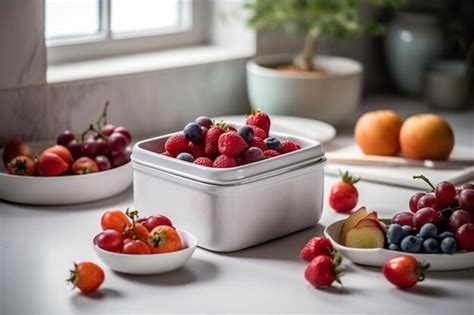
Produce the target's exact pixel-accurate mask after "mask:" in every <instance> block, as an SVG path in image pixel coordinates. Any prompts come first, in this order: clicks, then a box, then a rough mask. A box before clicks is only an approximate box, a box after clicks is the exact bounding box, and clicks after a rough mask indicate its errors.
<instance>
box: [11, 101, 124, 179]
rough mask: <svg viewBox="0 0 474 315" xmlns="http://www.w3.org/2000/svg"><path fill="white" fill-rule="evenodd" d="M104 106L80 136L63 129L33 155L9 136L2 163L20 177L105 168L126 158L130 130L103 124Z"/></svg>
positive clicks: (18, 141)
mask: <svg viewBox="0 0 474 315" xmlns="http://www.w3.org/2000/svg"><path fill="white" fill-rule="evenodd" d="M107 108H108V103H106V104H105V106H104V110H103V112H102V114H101V115H100V117H99V119H98V120H97V122H95V124H90V125H89V127H88V128H87V129H86V130H85V131H84V132H82V133H81V134H80V135H74V134H73V133H72V132H71V131H70V130H65V131H63V132H62V133H61V134H60V135H59V136H58V138H57V141H56V143H57V144H56V145H53V146H51V147H49V148H47V149H46V150H44V151H43V152H41V153H40V154H39V155H38V156H37V157H34V153H33V150H32V149H31V147H30V146H29V145H28V144H26V143H24V142H23V141H21V140H20V139H11V140H10V141H9V142H8V143H7V144H6V146H5V150H4V152H3V162H4V163H5V165H6V167H7V171H8V173H9V174H12V175H20V176H62V175H83V174H90V173H96V172H100V171H106V170H109V169H112V168H115V167H119V166H121V165H124V164H126V163H127V162H129V161H130V152H128V151H127V147H128V146H129V145H130V144H131V141H132V136H131V133H130V132H129V131H128V130H127V129H126V128H125V127H115V126H113V125H111V124H108V123H107Z"/></svg>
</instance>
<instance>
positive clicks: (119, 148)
mask: <svg viewBox="0 0 474 315" xmlns="http://www.w3.org/2000/svg"><path fill="white" fill-rule="evenodd" d="M127 142H128V141H127V138H126V137H125V136H124V135H123V134H121V133H118V132H114V133H113V134H111V135H110V137H109V138H108V139H107V146H108V147H109V150H110V152H112V153H118V152H123V151H124V150H125V149H126V148H127ZM112 164H113V163H112Z"/></svg>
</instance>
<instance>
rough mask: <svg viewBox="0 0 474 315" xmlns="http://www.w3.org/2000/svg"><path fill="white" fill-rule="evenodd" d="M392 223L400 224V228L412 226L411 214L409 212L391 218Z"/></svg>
mask: <svg viewBox="0 0 474 315" xmlns="http://www.w3.org/2000/svg"><path fill="white" fill-rule="evenodd" d="M392 223H396V224H400V225H401V226H404V225H409V226H413V213H411V212H400V213H397V214H396V215H395V216H394V217H393V218H392Z"/></svg>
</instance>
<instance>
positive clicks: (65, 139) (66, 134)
mask: <svg viewBox="0 0 474 315" xmlns="http://www.w3.org/2000/svg"><path fill="white" fill-rule="evenodd" d="M71 140H74V134H73V133H72V131H71V130H64V131H63V132H62V133H61V134H60V135H59V136H58V138H57V140H56V143H57V144H59V145H62V146H67V144H68V143H69V142H70V141H71Z"/></svg>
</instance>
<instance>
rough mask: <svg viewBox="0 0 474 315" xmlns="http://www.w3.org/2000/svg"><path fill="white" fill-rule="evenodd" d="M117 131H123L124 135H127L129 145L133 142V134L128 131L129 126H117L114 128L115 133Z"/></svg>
mask: <svg viewBox="0 0 474 315" xmlns="http://www.w3.org/2000/svg"><path fill="white" fill-rule="evenodd" d="M115 132H118V133H121V134H122V135H124V136H125V138H127V145H129V144H130V143H132V134H131V133H130V131H128V129H127V128H125V127H117V128H115V129H114V133H115Z"/></svg>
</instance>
